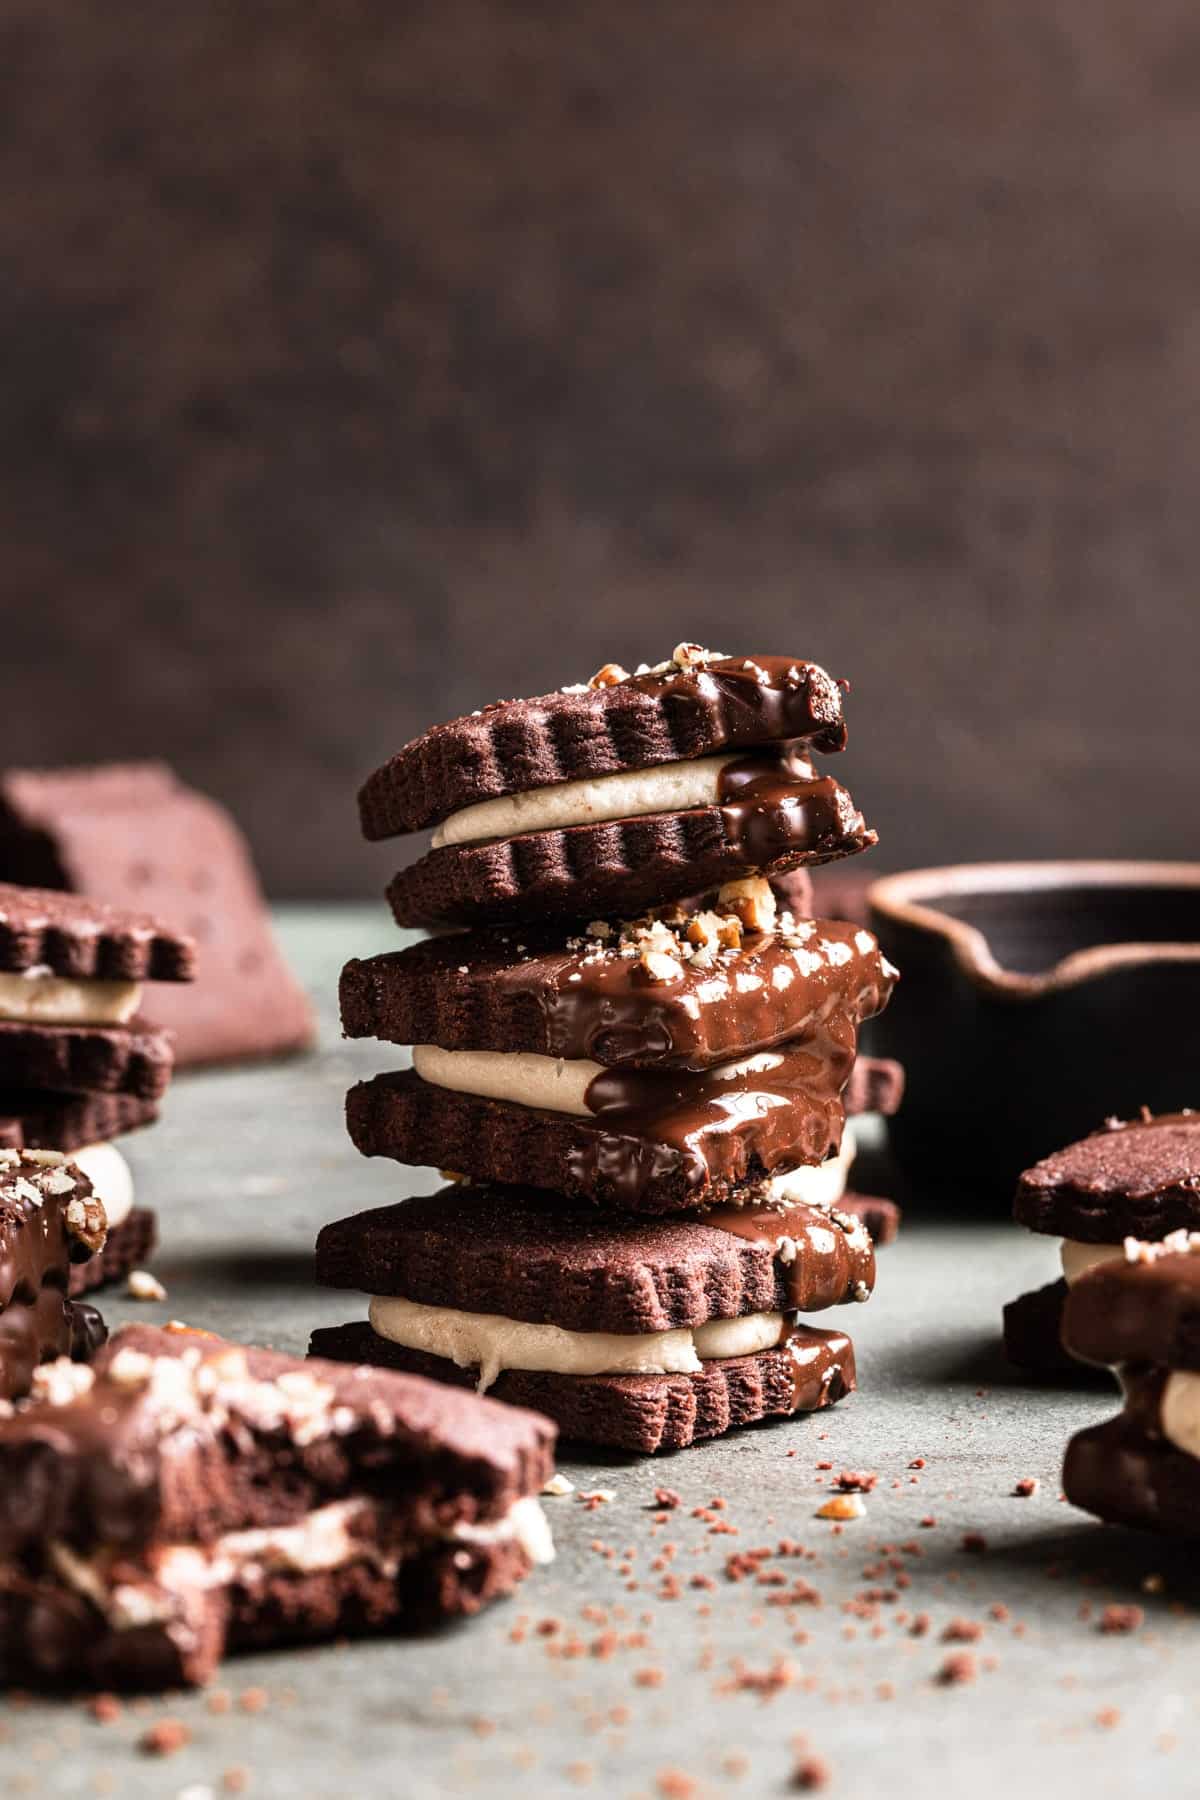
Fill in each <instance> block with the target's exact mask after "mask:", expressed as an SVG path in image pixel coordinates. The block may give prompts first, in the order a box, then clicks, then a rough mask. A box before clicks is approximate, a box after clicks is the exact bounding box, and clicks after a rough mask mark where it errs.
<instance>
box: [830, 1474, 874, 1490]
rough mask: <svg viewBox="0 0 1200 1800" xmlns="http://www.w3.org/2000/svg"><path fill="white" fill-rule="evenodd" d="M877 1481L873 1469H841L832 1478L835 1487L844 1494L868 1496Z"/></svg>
mask: <svg viewBox="0 0 1200 1800" xmlns="http://www.w3.org/2000/svg"><path fill="white" fill-rule="evenodd" d="M878 1480H879V1477H878V1475H877V1474H876V1473H875V1471H874V1469H843V1470H842V1472H841V1474H840V1475H837V1476H835V1477H834V1481H835V1485H836V1486H837V1487H840V1488H841V1490H842V1492H843V1493H844V1494H869V1493H870V1492H871V1489H872V1488H873V1487H874V1486H875V1484H876V1482H877V1481H878Z"/></svg>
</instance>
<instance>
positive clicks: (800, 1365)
mask: <svg viewBox="0 0 1200 1800" xmlns="http://www.w3.org/2000/svg"><path fill="white" fill-rule="evenodd" d="M783 1343H784V1347H785V1348H786V1350H787V1352H788V1354H789V1356H790V1358H791V1363H792V1369H791V1375H792V1411H793V1412H816V1410H817V1408H818V1407H820V1406H823V1405H824V1403H825V1395H826V1393H827V1391H828V1388H829V1385H830V1383H831V1382H832V1381H833V1379H834V1377H835V1376H836V1375H839V1374H840V1376H841V1378H842V1385H843V1387H844V1388H845V1390H846V1391H847V1392H853V1390H854V1386H855V1379H854V1377H855V1369H854V1346H853V1344H852V1343H851V1342H850V1339H849V1338H848V1337H847V1336H846V1334H845V1332H844V1331H820V1330H818V1329H817V1327H816V1326H815V1325H793V1326H792V1327H791V1328H790V1329H789V1331H788V1332H787V1335H786V1336H785V1338H784V1340H783Z"/></svg>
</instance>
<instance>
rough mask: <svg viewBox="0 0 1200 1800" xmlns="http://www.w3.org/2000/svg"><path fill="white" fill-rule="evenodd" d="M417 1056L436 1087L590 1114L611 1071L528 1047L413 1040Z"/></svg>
mask: <svg viewBox="0 0 1200 1800" xmlns="http://www.w3.org/2000/svg"><path fill="white" fill-rule="evenodd" d="M412 1061H413V1068H414V1069H415V1070H416V1072H417V1074H418V1075H419V1076H420V1077H421V1079H422V1081H428V1082H431V1083H432V1085H433V1086H434V1087H441V1088H449V1089H451V1090H452V1091H453V1092H454V1093H456V1094H478V1095H479V1096H480V1097H481V1098H483V1099H485V1100H509V1101H512V1102H513V1104H514V1105H517V1106H536V1107H540V1108H542V1109H543V1110H545V1111H547V1112H561V1113H574V1114H576V1115H577V1116H578V1117H580V1118H585V1119H586V1118H591V1117H593V1116H594V1115H593V1114H592V1109H591V1107H590V1106H589V1105H588V1103H587V1092H588V1089H589V1088H590V1087H591V1085H592V1082H593V1081H595V1079H596V1077H597V1075H603V1074H605V1073H606V1071H605V1069H604V1068H603V1067H602V1065H601V1064H600V1063H598V1062H591V1061H590V1060H589V1059H587V1058H586V1057H579V1058H572V1059H566V1058H562V1057H553V1056H535V1055H534V1054H533V1053H532V1052H531V1051H526V1050H439V1049H438V1048H437V1046H436V1045H434V1044H414V1045H413V1052H412ZM782 1061H783V1058H782V1056H781V1055H780V1054H779V1053H778V1052H777V1051H774V1050H760V1051H759V1052H758V1053H757V1054H756V1055H754V1056H743V1057H740V1058H739V1059H738V1061H737V1062H727V1063H719V1064H718V1065H717V1067H716V1068H713V1069H709V1070H707V1071H705V1073H706V1076H707V1077H708V1078H712V1077H716V1078H718V1079H720V1080H724V1081H734V1080H737V1079H738V1078H739V1077H741V1076H743V1075H765V1074H769V1073H770V1071H771V1070H772V1069H777V1068H778V1067H779V1065H780V1063H781V1062H782Z"/></svg>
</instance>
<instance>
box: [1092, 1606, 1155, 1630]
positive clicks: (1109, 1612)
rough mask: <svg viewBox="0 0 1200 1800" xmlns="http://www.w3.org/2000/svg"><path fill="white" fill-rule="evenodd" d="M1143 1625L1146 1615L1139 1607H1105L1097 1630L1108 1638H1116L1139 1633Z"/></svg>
mask: <svg viewBox="0 0 1200 1800" xmlns="http://www.w3.org/2000/svg"><path fill="white" fill-rule="evenodd" d="M1145 1623H1146V1615H1145V1613H1144V1612H1143V1611H1142V1609H1141V1607H1140V1606H1106V1607H1105V1608H1104V1611H1103V1612H1102V1613H1101V1614H1100V1621H1099V1625H1098V1628H1097V1629H1098V1630H1100V1631H1102V1632H1104V1634H1105V1635H1106V1636H1108V1637H1118V1636H1126V1635H1127V1634H1128V1633H1129V1632H1131V1631H1140V1630H1141V1628H1142V1626H1143V1625H1144V1624H1145Z"/></svg>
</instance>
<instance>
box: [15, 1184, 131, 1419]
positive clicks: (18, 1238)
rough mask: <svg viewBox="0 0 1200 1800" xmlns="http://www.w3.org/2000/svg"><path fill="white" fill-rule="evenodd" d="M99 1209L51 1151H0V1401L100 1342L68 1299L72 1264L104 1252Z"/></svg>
mask: <svg viewBox="0 0 1200 1800" xmlns="http://www.w3.org/2000/svg"><path fill="white" fill-rule="evenodd" d="M104 1239H105V1218H104V1208H103V1207H102V1206H101V1205H100V1203H99V1202H98V1201H97V1199H96V1198H95V1196H94V1194H93V1192H92V1184H91V1182H90V1181H89V1180H88V1178H87V1176H86V1175H85V1174H84V1173H83V1172H82V1170H80V1169H78V1168H76V1167H75V1165H74V1164H73V1163H70V1162H68V1161H67V1159H66V1157H65V1156H59V1155H56V1154H55V1153H54V1152H52V1151H34V1152H21V1151H17V1150H0V1400H6V1401H7V1400H12V1399H14V1398H16V1397H17V1396H19V1395H22V1394H26V1393H28V1392H29V1387H30V1384H31V1382H32V1380H33V1374H34V1370H35V1369H36V1368H37V1367H38V1365H39V1364H40V1363H43V1362H45V1361H47V1359H50V1358H54V1357H61V1356H72V1355H75V1356H81V1355H82V1356H86V1355H88V1354H90V1353H91V1351H92V1350H94V1349H95V1348H96V1345H97V1343H98V1341H99V1339H100V1337H102V1335H103V1328H102V1327H100V1328H99V1329H97V1325H98V1315H97V1314H95V1312H94V1309H92V1308H80V1307H76V1306H75V1305H74V1304H73V1303H72V1302H71V1300H70V1299H69V1298H68V1296H67V1285H68V1281H69V1277H70V1271H71V1267H72V1265H73V1264H75V1263H78V1262H80V1261H83V1260H86V1259H89V1258H91V1257H92V1256H94V1255H96V1254H97V1253H98V1252H100V1251H102V1250H103V1248H104Z"/></svg>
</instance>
